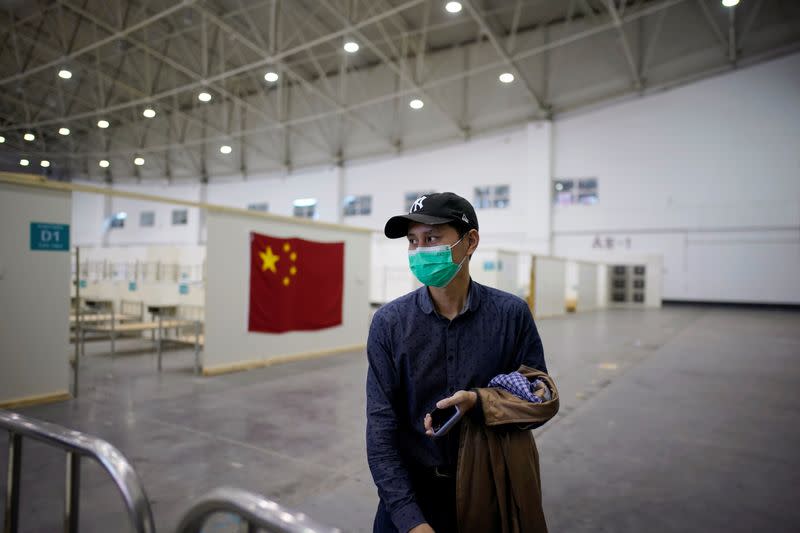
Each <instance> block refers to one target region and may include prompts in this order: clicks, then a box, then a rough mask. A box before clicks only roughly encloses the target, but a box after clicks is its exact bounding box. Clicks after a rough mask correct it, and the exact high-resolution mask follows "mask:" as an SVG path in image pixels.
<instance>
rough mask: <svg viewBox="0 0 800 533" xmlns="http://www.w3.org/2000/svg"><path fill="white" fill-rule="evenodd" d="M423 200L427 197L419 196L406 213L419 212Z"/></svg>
mask: <svg viewBox="0 0 800 533" xmlns="http://www.w3.org/2000/svg"><path fill="white" fill-rule="evenodd" d="M425 198H427V196H420V197H419V198H417V199H416V200H414V203H413V204H411V209H409V210H408V212H409V213H413V212H414V211H419V210H420V209H422V202H423V201H424V200H425Z"/></svg>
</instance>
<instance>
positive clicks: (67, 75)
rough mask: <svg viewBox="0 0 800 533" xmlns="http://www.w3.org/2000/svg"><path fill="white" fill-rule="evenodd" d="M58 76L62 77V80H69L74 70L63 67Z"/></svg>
mask: <svg viewBox="0 0 800 533" xmlns="http://www.w3.org/2000/svg"><path fill="white" fill-rule="evenodd" d="M58 77H59V78H61V79H62V80H68V79H70V78H71V77H72V72H70V71H69V70H67V69H65V68H62V69H61V70H59V71H58Z"/></svg>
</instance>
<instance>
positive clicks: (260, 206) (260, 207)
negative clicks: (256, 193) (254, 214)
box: [247, 202, 269, 213]
mask: <svg viewBox="0 0 800 533" xmlns="http://www.w3.org/2000/svg"><path fill="white" fill-rule="evenodd" d="M247 209H249V210H250V211H261V212H262V213H266V212H267V211H269V204H268V203H267V202H261V203H257V204H247Z"/></svg>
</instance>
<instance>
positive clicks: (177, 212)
mask: <svg viewBox="0 0 800 533" xmlns="http://www.w3.org/2000/svg"><path fill="white" fill-rule="evenodd" d="M188 222H189V211H188V210H186V209H173V210H172V225H173V226H185V225H186V224H187V223H188Z"/></svg>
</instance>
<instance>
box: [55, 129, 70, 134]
mask: <svg viewBox="0 0 800 533" xmlns="http://www.w3.org/2000/svg"><path fill="white" fill-rule="evenodd" d="M58 134H59V135H69V128H58Z"/></svg>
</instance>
